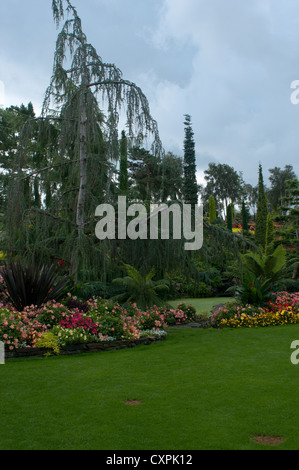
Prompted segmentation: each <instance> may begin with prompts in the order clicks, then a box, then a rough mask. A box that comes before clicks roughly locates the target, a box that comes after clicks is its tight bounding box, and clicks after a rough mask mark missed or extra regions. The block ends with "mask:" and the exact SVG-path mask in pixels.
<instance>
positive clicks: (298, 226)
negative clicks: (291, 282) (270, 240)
mask: <svg viewBox="0 0 299 470" xmlns="http://www.w3.org/2000/svg"><path fill="white" fill-rule="evenodd" d="M285 185H286V186H285V187H286V189H285V193H284V194H285V195H284V196H283V197H282V198H281V202H282V206H281V207H280V208H279V210H280V215H278V216H276V217H275V221H276V222H278V223H279V224H280V225H282V227H281V228H280V229H278V230H276V231H275V232H276V234H277V235H278V236H279V242H280V243H282V244H283V246H284V247H285V248H286V249H287V250H288V252H289V253H291V255H292V258H293V260H294V261H296V263H295V265H294V270H293V276H292V277H293V279H297V275H298V266H299V180H298V179H293V180H287V181H286V182H285Z"/></svg>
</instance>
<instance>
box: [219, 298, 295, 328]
mask: <svg viewBox="0 0 299 470" xmlns="http://www.w3.org/2000/svg"><path fill="white" fill-rule="evenodd" d="M294 323H299V293H298V292H297V293H295V294H289V293H288V292H278V293H275V294H273V299H271V301H269V302H268V303H267V304H266V306H265V307H255V306H253V305H245V306H243V305H240V304H238V303H235V304H227V305H226V306H224V307H221V308H219V309H218V310H217V311H216V312H215V313H214V314H213V315H212V316H211V326H212V327H214V328H218V327H225V326H226V327H230V328H241V327H257V326H263V327H264V326H275V325H285V324H294Z"/></svg>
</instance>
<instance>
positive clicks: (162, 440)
mask: <svg viewBox="0 0 299 470" xmlns="http://www.w3.org/2000/svg"><path fill="white" fill-rule="evenodd" d="M295 339H299V325H290V326H281V327H268V328H255V329H250V328H248V329H223V330H213V329H208V330H204V329H199V328H196V329H189V328H183V329H174V330H172V331H171V332H169V335H168V337H167V339H166V341H162V342H159V343H156V344H152V345H150V346H138V347H136V348H132V349H125V350H119V351H106V352H99V353H88V354H81V355H77V356H60V357H49V358H28V359H10V360H7V361H6V363H5V365H2V366H0V415H1V427H0V449H1V450H4V449H6V450H23V449H25V450H30V449H33V450H40V449H41V450H47V449H50V450H62V449H64V450H81V449H86V450H88V449H93V450H163V449H168V450H170V449H171V450H195V449H198V450H201V449H206V450H208V449H212V450H220V449H225V450H229V449H239V450H245V449H268V448H269V449H270V447H268V446H263V445H261V444H257V443H255V442H253V441H252V439H251V438H252V436H254V435H257V434H258V435H261V434H262V435H274V436H281V437H283V438H284V439H285V442H284V443H282V444H280V445H279V446H277V447H275V449H281V450H286V449H292V450H297V449H299V432H298V422H299V407H298V384H299V365H298V366H296V365H293V364H292V363H291V361H290V355H291V352H292V350H291V349H290V344H291V342H292V341H293V340H295ZM127 400H139V401H140V402H141V403H140V404H139V405H136V406H128V405H126V404H125V401H127Z"/></svg>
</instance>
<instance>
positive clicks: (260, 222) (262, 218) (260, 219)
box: [255, 164, 268, 248]
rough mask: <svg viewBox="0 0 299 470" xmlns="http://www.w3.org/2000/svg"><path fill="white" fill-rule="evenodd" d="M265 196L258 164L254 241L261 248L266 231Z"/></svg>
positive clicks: (266, 212)
mask: <svg viewBox="0 0 299 470" xmlns="http://www.w3.org/2000/svg"><path fill="white" fill-rule="evenodd" d="M267 214H268V208H267V198H266V195H265V189H264V179H263V170H262V165H261V164H259V180H258V201H257V213H256V228H255V241H256V244H257V245H261V246H262V247H263V248H264V247H265V244H266V231H267Z"/></svg>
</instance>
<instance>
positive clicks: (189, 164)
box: [184, 114, 198, 205]
mask: <svg viewBox="0 0 299 470" xmlns="http://www.w3.org/2000/svg"><path fill="white" fill-rule="evenodd" d="M184 125H185V140H184V202H185V204H192V205H196V204H197V203H198V185H197V180H196V158H195V142H194V139H193V136H194V133H193V130H192V126H191V116H190V115H189V114H186V115H185V122H184Z"/></svg>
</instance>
